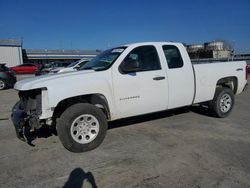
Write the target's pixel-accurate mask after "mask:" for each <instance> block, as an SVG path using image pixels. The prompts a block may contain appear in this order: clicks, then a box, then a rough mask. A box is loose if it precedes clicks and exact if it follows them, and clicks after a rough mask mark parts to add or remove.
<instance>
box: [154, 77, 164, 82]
mask: <svg viewBox="0 0 250 188" xmlns="http://www.w3.org/2000/svg"><path fill="white" fill-rule="evenodd" d="M164 79H165V76H157V77H154V78H153V80H156V81H157V80H164Z"/></svg>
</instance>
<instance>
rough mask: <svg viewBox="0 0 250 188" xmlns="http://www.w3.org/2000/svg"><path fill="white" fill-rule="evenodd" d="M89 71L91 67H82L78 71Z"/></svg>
mask: <svg viewBox="0 0 250 188" xmlns="http://www.w3.org/2000/svg"><path fill="white" fill-rule="evenodd" d="M91 69H93V67H83V68H82V69H80V70H91Z"/></svg>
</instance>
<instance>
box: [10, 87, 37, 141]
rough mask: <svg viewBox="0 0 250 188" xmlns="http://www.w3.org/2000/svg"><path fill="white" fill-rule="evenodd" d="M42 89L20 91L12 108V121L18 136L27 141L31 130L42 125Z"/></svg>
mask: <svg viewBox="0 0 250 188" xmlns="http://www.w3.org/2000/svg"><path fill="white" fill-rule="evenodd" d="M41 92H42V90H41V89H34V90H28V91H19V93H18V94H19V98H20V101H18V102H17V103H16V104H15V105H14V107H13V109H12V114H11V118H12V122H13V124H14V126H15V130H16V134H17V137H18V138H19V139H21V140H23V141H27V140H28V139H27V135H28V133H29V132H30V131H34V130H36V129H39V128H40V127H41V126H42V125H41V122H40V119H39V117H40V115H41V114H42V97H41Z"/></svg>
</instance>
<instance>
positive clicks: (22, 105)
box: [12, 42, 247, 152]
mask: <svg viewBox="0 0 250 188" xmlns="http://www.w3.org/2000/svg"><path fill="white" fill-rule="evenodd" d="M246 84H247V73H246V62H243V61H238V62H236V61H235V62H219V63H207V64H192V63H191V61H190V58H189V56H188V53H187V51H186V49H185V47H184V46H183V45H182V44H181V43H170V42H147V43H134V44H128V45H123V46H120V47H117V48H112V49H109V50H106V51H104V52H102V53H101V54H100V55H98V56H96V57H95V58H94V59H92V60H91V61H89V62H88V63H87V64H85V65H84V66H83V67H82V68H81V70H79V71H76V72H71V73H59V74H55V75H45V76H41V77H36V78H31V79H26V80H22V81H19V82H17V83H16V85H15V89H16V90H17V91H19V97H20V101H19V102H18V103H17V104H16V105H15V106H14V107H13V110H12V111H13V112H12V121H13V123H14V125H15V128H16V132H17V136H18V137H19V138H21V139H23V140H25V138H26V136H25V135H26V133H25V131H23V130H34V129H39V128H40V127H41V126H43V125H56V129H57V133H58V136H59V139H60V140H61V142H62V144H63V145H64V147H65V148H67V149H68V150H70V151H72V152H83V151H88V150H91V149H94V148H96V147H97V146H99V145H100V144H101V142H102V141H103V139H104V137H105V134H106V131H107V127H108V124H107V122H108V121H112V120H116V119H121V118H126V117H131V116H137V115H141V114H148V113H152V112H157V111H163V110H168V109H173V108H178V107H182V106H190V105H193V104H201V103H203V104H204V102H207V104H208V107H209V109H210V111H211V112H212V113H213V114H214V115H216V116H217V117H226V116H227V115H228V114H229V113H230V112H231V110H232V108H233V105H234V95H237V94H240V93H241V92H242V91H243V90H244V88H245V86H246Z"/></svg>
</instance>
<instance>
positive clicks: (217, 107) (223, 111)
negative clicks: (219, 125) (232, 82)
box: [209, 87, 234, 118]
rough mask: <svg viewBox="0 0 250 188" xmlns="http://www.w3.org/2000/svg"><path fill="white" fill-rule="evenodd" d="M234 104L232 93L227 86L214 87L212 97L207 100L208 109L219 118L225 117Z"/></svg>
mask: <svg viewBox="0 0 250 188" xmlns="http://www.w3.org/2000/svg"><path fill="white" fill-rule="evenodd" d="M233 106H234V94H233V91H232V90H231V89H229V88H224V87H220V88H217V89H216V92H215V96H214V99H213V100H212V101H210V102H209V109H210V111H211V112H212V113H213V114H214V115H215V116H217V117H219V118H224V117H227V116H228V115H229V114H230V112H231V111H232V109H233Z"/></svg>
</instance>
